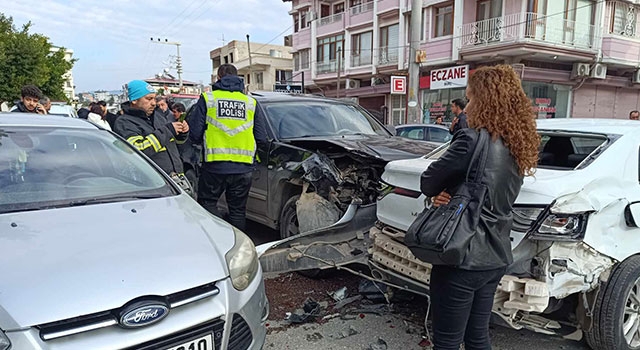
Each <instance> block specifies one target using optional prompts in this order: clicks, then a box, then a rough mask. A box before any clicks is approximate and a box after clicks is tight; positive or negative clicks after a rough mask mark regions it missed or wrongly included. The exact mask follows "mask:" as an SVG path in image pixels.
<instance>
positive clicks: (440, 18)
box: [433, 4, 453, 38]
mask: <svg viewBox="0 0 640 350" xmlns="http://www.w3.org/2000/svg"><path fill="white" fill-rule="evenodd" d="M434 22H435V30H434V32H433V36H434V37H435V38H437V37H441V36H445V35H452V34H453V5H452V4H449V5H445V6H442V7H436V8H435V21H434Z"/></svg>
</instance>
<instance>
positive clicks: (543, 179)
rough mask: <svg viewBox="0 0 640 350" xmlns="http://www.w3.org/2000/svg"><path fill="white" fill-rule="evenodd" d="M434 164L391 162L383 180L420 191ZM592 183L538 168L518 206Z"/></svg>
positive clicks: (546, 201) (547, 200)
mask: <svg viewBox="0 0 640 350" xmlns="http://www.w3.org/2000/svg"><path fill="white" fill-rule="evenodd" d="M433 162H434V160H433V159H426V158H424V157H421V158H414V159H405V160H398V161H394V162H390V163H389V164H387V166H386V167H385V170H384V173H383V174H382V181H384V182H385V183H388V184H390V185H392V186H396V187H402V188H406V189H410V190H414V191H420V175H422V172H423V171H424V170H426V169H427V168H428V167H429V165H430V164H431V163H433ZM592 180H593V178H592V176H589V174H587V173H585V172H583V171H576V170H567V171H565V170H551V169H537V171H536V173H535V175H534V176H530V177H526V178H525V179H524V184H523V186H522V189H521V190H520V194H519V196H518V198H517V199H516V204H543V205H547V204H551V202H553V200H554V199H555V198H558V197H560V196H562V195H565V194H568V193H573V192H577V191H579V190H580V189H581V188H582V187H584V186H585V185H586V184H587V183H589V182H590V181H592Z"/></svg>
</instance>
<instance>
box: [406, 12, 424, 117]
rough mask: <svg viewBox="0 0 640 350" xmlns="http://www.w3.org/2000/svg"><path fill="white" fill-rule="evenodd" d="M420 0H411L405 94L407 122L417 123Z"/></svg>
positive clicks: (418, 108) (418, 113) (418, 114)
mask: <svg viewBox="0 0 640 350" xmlns="http://www.w3.org/2000/svg"><path fill="white" fill-rule="evenodd" d="M421 21H422V0H411V34H410V36H411V37H410V38H409V39H410V41H409V44H410V48H411V50H409V57H408V61H409V91H408V95H407V106H408V108H407V112H408V113H407V116H408V118H407V119H408V122H409V123H419V122H421V121H422V118H421V117H420V106H419V105H418V92H419V90H420V63H418V62H416V51H417V50H418V49H419V48H420V30H421V29H422V23H421Z"/></svg>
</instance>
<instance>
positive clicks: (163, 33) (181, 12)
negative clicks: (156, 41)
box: [159, 0, 198, 36]
mask: <svg viewBox="0 0 640 350" xmlns="http://www.w3.org/2000/svg"><path fill="white" fill-rule="evenodd" d="M197 1H198V0H193V1H191V2H190V3H189V5H187V6H186V7H185V8H184V9H182V11H180V13H178V14H177V15H176V16H175V17H174V18H173V19H172V20H171V22H169V23H168V24H167V27H166V28H165V30H164V31H162V33H160V35H159V36H166V32H167V28H171V24H173V22H175V20H177V19H178V18H181V17H180V16H182V14H183V13H185V12H186V11H187V9H188V8H189V7H191V5H193V4H195V3H196V2H197Z"/></svg>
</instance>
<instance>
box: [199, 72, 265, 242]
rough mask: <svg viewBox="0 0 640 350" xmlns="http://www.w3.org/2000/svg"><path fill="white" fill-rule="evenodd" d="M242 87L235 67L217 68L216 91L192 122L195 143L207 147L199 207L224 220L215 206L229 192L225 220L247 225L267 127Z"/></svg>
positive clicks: (207, 96) (201, 103)
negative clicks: (249, 205)
mask: <svg viewBox="0 0 640 350" xmlns="http://www.w3.org/2000/svg"><path fill="white" fill-rule="evenodd" d="M243 91H244V82H243V80H242V79H240V78H239V77H238V71H237V69H236V67H235V66H233V65H231V64H223V65H221V66H220V67H219V68H218V81H217V82H216V83H215V84H214V85H213V91H212V92H205V93H203V94H202V96H200V99H199V100H198V102H197V104H196V106H195V108H193V110H192V111H191V114H190V115H189V117H188V118H187V119H188V122H189V124H190V125H189V127H190V130H191V141H192V142H193V144H203V147H202V148H203V160H204V162H203V164H202V171H201V174H200V178H199V181H198V202H199V203H200V205H202V206H203V207H204V208H205V209H207V210H208V211H209V212H210V213H212V214H214V215H216V216H219V217H221V215H220V213H219V211H218V208H217V205H218V200H219V199H220V196H222V194H223V193H226V200H227V206H228V208H229V216H228V218H227V221H229V223H230V224H232V225H234V226H235V227H237V228H238V229H240V230H244V229H245V226H246V217H245V215H246V208H247V200H248V198H249V189H250V188H251V176H252V173H253V170H254V169H255V158H256V157H255V156H256V150H257V148H262V147H261V146H266V142H267V137H266V128H265V125H264V120H263V116H262V114H261V113H260V111H259V109H257V108H256V107H257V106H256V100H255V99H253V98H252V97H250V96H247V95H245V94H244V93H243Z"/></svg>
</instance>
